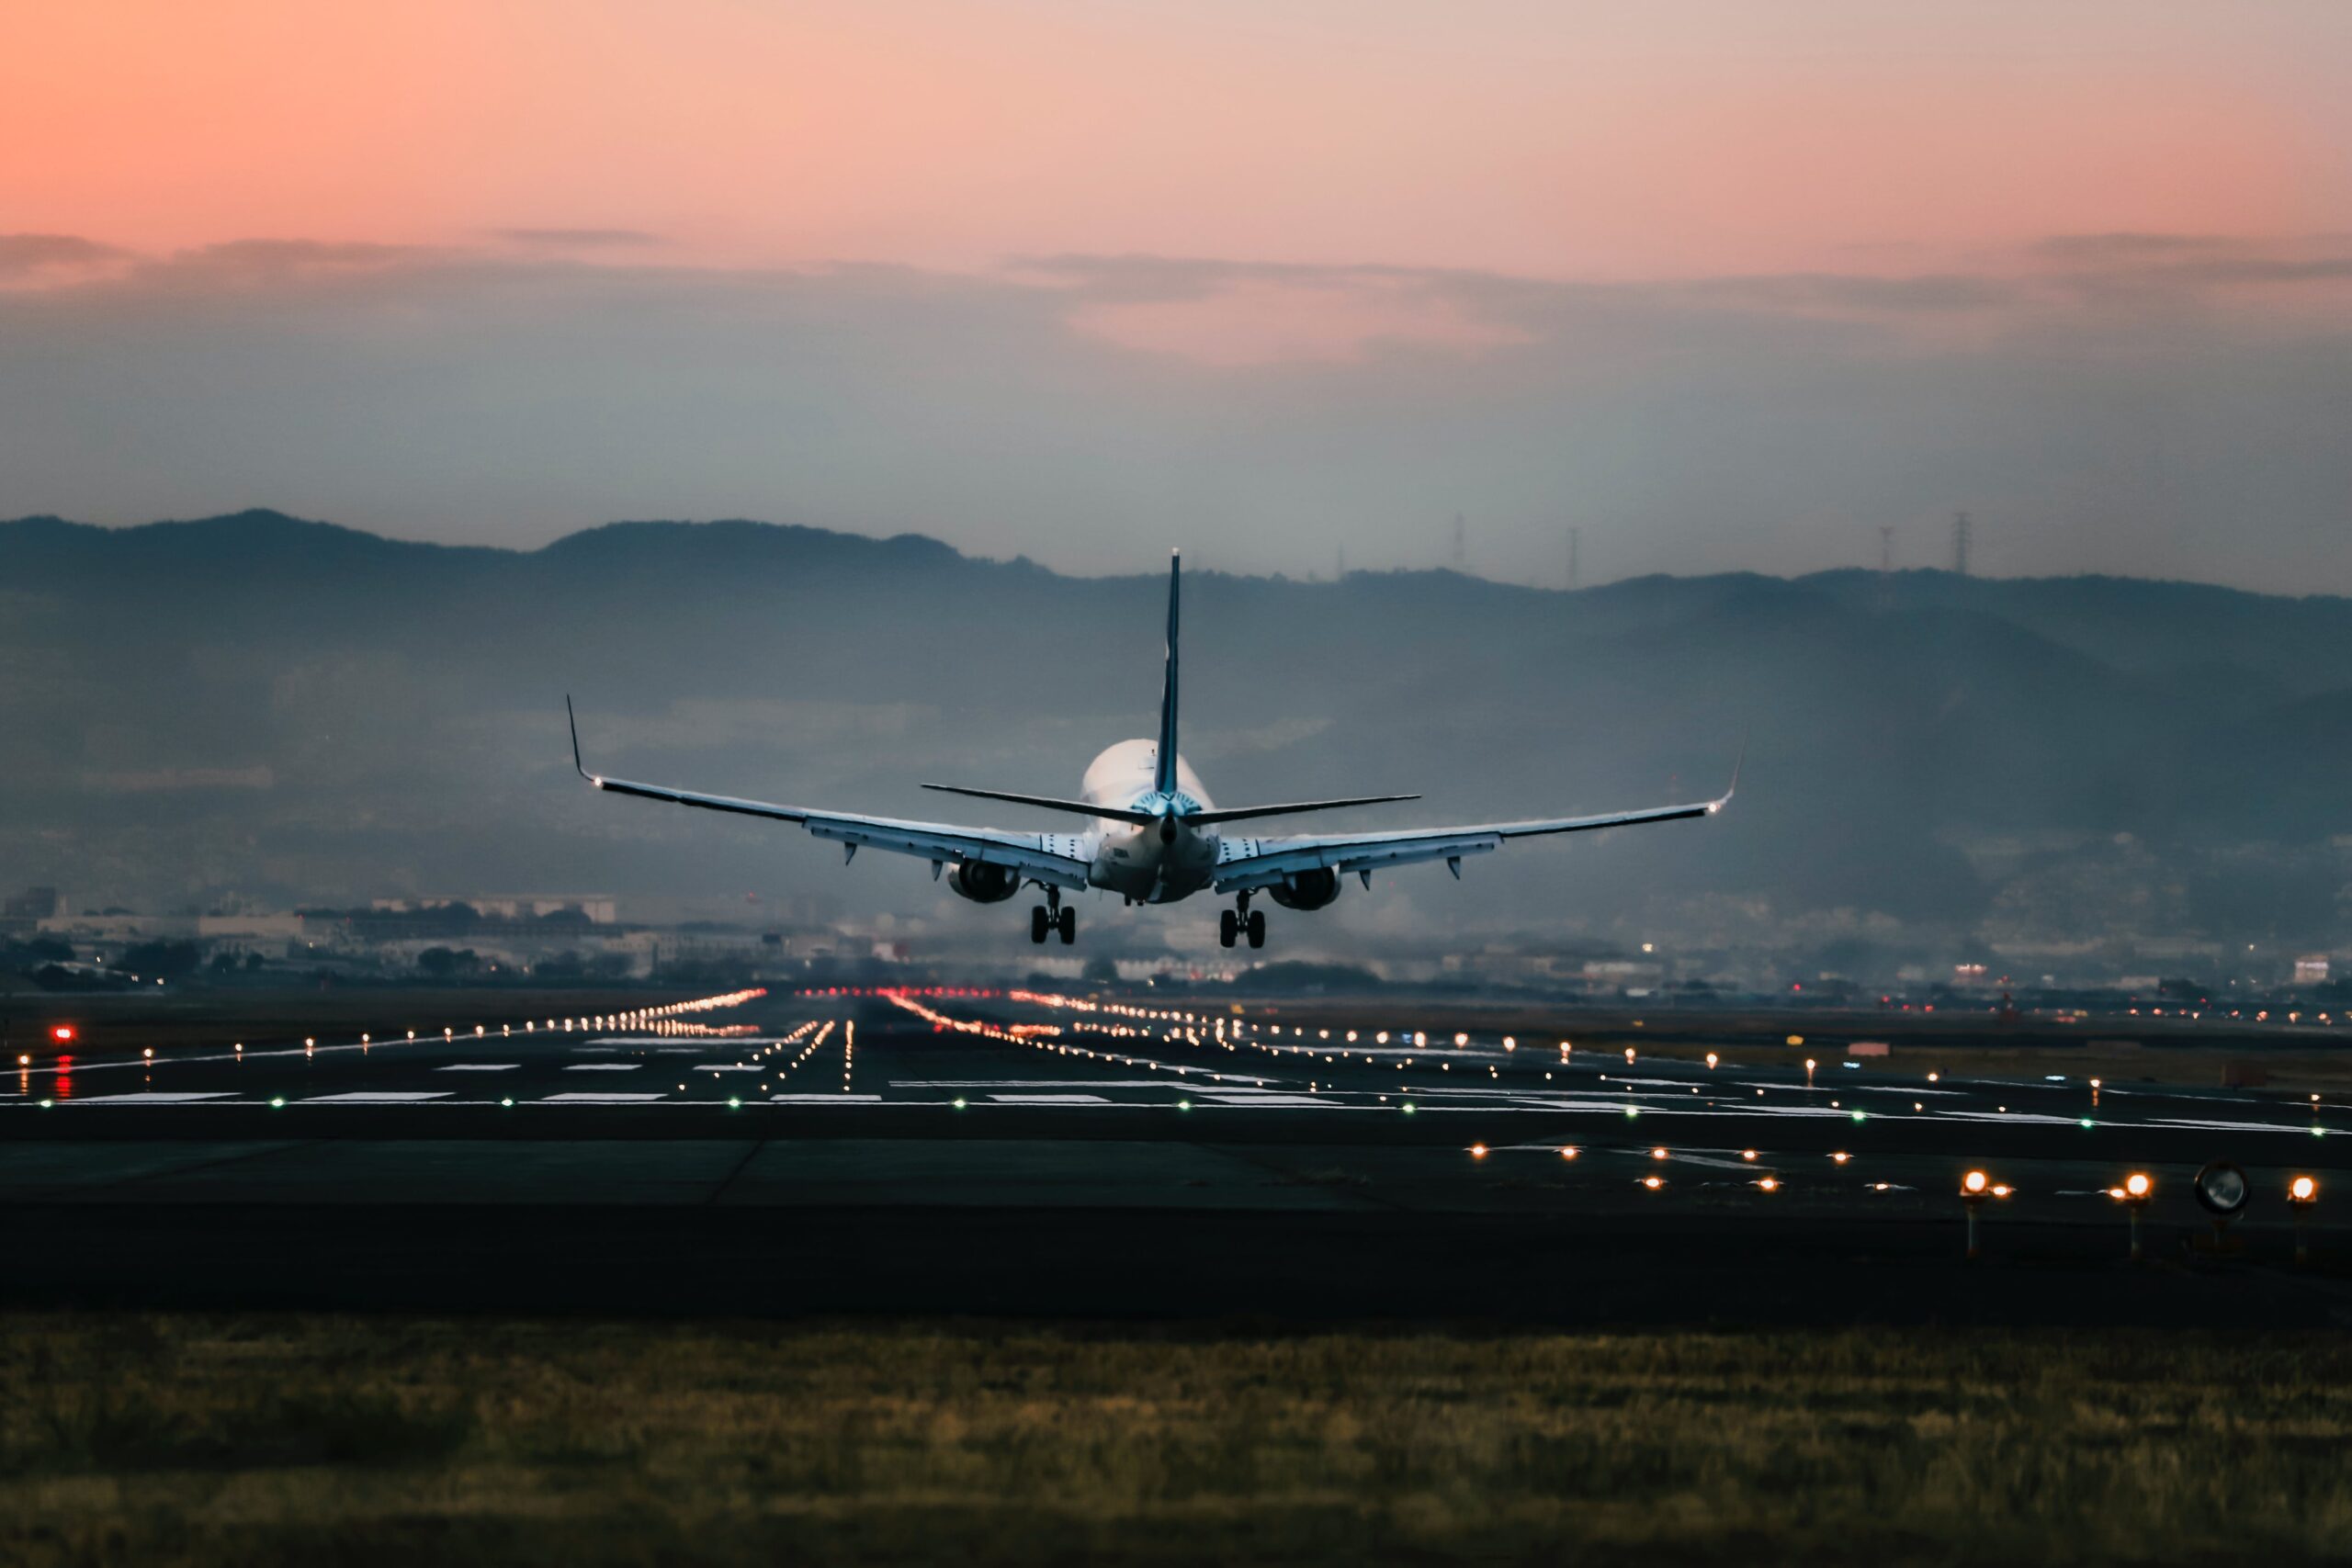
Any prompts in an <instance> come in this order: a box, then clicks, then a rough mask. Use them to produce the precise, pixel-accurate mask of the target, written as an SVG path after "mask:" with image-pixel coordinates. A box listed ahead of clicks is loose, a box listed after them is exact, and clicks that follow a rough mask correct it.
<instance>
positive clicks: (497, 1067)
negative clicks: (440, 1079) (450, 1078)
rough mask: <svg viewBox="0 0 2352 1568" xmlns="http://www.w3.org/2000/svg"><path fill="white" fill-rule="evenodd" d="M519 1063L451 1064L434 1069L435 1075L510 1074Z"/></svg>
mask: <svg viewBox="0 0 2352 1568" xmlns="http://www.w3.org/2000/svg"><path fill="white" fill-rule="evenodd" d="M522 1065H523V1064H522V1063H520V1062H452V1063H450V1064H449V1065H448V1066H446V1067H435V1068H434V1069H433V1070H434V1071H435V1072H436V1073H511V1072H513V1071H514V1070H515V1068H517V1067H519V1066H522Z"/></svg>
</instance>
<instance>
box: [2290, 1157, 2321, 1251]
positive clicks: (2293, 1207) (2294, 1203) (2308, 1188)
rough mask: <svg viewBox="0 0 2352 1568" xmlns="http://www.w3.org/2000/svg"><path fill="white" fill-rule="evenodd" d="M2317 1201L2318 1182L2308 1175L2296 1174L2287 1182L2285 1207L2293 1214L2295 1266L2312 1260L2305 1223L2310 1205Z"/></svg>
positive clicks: (2308, 1233)
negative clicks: (2296, 1175)
mask: <svg viewBox="0 0 2352 1568" xmlns="http://www.w3.org/2000/svg"><path fill="white" fill-rule="evenodd" d="M2318 1201H2319V1182H2318V1180H2317V1179H2314V1178H2312V1177H2309V1176H2298V1177H2296V1178H2295V1179H2292V1180H2291V1181H2290V1182H2288V1183H2287V1207H2288V1209H2289V1210H2290V1211H2291V1212H2292V1213H2293V1214H2294V1216H2295V1267H2296V1268H2298V1269H2302V1268H2307V1267H2309V1266H2310V1264H2311V1260H2312V1237H2311V1230H2310V1227H2309V1225H2308V1224H2306V1223H2305V1222H2306V1221H2307V1220H2308V1219H2309V1218H2310V1216H2311V1212H2312V1204H2314V1203H2317V1202H2318Z"/></svg>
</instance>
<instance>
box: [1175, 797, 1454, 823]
mask: <svg viewBox="0 0 2352 1568" xmlns="http://www.w3.org/2000/svg"><path fill="white" fill-rule="evenodd" d="M1420 798H1421V797H1420V796H1419V795H1357V796H1355V797H1354V798H1352V799H1349V800H1294V801H1291V802H1289V803H1287V804H1285V805H1282V806H1237V807H1234V808H1233V809H1232V810H1230V811H1195V812H1192V813H1191V814H1189V815H1188V816H1186V817H1185V818H1184V820H1185V821H1187V822H1190V823H1192V824H1193V826H1194V827H1203V826H1205V825H1207V824H1209V823H1213V822H1247V821H1249V820H1250V819H1251V818H1258V817H1295V816H1297V815H1299V814H1300V813H1301V812H1305V811H1338V810H1340V808H1341V807H1349V806H1386V805H1387V804H1389V803H1390V802H1391V801H1397V800H1419V799H1420Z"/></svg>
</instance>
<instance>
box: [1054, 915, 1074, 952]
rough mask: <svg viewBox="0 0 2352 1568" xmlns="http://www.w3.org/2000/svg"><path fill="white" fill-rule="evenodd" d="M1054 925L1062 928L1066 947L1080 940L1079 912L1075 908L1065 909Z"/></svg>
mask: <svg viewBox="0 0 2352 1568" xmlns="http://www.w3.org/2000/svg"><path fill="white" fill-rule="evenodd" d="M1054 924H1055V925H1057V926H1058V927H1060V928H1061V933H1062V945H1063V946H1064V947H1068V946H1069V944H1070V943H1071V942H1076V941H1077V940H1078V911H1077V910H1076V909H1075V908H1064V909H1063V910H1062V912H1061V913H1060V914H1059V915H1057V916H1056V917H1055V919H1054Z"/></svg>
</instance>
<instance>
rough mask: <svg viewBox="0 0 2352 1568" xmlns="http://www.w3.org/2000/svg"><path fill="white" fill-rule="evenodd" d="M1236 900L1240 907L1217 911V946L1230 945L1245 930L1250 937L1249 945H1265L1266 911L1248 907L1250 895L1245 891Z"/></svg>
mask: <svg viewBox="0 0 2352 1568" xmlns="http://www.w3.org/2000/svg"><path fill="white" fill-rule="evenodd" d="M1238 904H1239V905H1240V908H1236V909H1222V910H1219V911H1218V912H1217V917H1216V941H1217V945H1218V946H1219V947H1231V946H1232V945H1233V944H1234V942H1235V941H1236V940H1237V939H1238V938H1239V937H1240V936H1241V935H1242V934H1243V933H1244V932H1247V933H1248V934H1249V937H1250V946H1252V947H1263V946H1265V945H1266V911H1265V910H1263V909H1252V908H1250V895H1248V894H1247V893H1244V894H1242V895H1241V897H1240V898H1239V899H1238Z"/></svg>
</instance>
